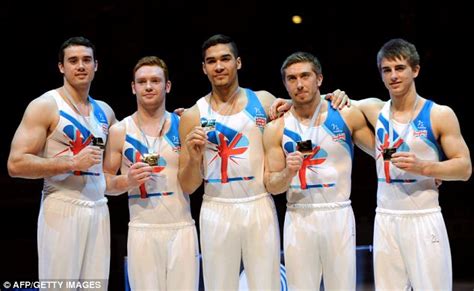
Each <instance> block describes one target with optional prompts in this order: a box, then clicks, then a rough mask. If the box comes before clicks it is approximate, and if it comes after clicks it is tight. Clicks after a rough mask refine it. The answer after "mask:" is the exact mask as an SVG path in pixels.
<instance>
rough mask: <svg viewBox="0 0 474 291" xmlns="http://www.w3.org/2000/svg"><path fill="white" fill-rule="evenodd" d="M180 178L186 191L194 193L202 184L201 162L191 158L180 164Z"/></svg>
mask: <svg viewBox="0 0 474 291" xmlns="http://www.w3.org/2000/svg"><path fill="white" fill-rule="evenodd" d="M178 180H179V183H180V184H181V188H182V189H183V192H184V193H187V194H192V193H194V191H196V189H197V188H199V186H201V184H202V173H201V162H200V161H191V160H190V161H188V162H187V163H186V164H185V165H184V166H180V169H179V172H178Z"/></svg>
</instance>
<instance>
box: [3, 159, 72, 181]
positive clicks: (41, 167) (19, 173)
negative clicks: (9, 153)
mask: <svg viewBox="0 0 474 291" xmlns="http://www.w3.org/2000/svg"><path fill="white" fill-rule="evenodd" d="M73 168H74V161H73V158H72V157H68V156H62V157H55V158H43V157H38V156H35V155H31V154H24V155H22V157H21V158H15V157H12V158H10V159H9V160H8V173H9V175H10V176H11V177H16V178H27V179H40V178H46V177H51V176H55V175H61V174H66V173H68V172H71V171H73V170H74V169H73Z"/></svg>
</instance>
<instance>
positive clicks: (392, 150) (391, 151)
mask: <svg viewBox="0 0 474 291" xmlns="http://www.w3.org/2000/svg"><path fill="white" fill-rule="evenodd" d="M396 152H397V149H396V148H386V149H383V152H382V155H383V160H384V161H389V160H390V159H391V158H392V155H393V154H394V153H396Z"/></svg>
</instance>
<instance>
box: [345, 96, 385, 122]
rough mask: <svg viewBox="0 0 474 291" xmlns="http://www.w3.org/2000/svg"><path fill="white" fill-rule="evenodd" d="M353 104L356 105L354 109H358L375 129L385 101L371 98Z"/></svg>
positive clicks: (355, 101)
mask: <svg viewBox="0 0 474 291" xmlns="http://www.w3.org/2000/svg"><path fill="white" fill-rule="evenodd" d="M351 103H352V104H353V105H354V107H357V108H358V109H359V110H360V111H361V112H362V113H363V114H364V116H365V117H366V118H367V120H368V121H369V122H370V123H371V124H372V126H374V127H375V124H376V122H377V118H378V116H379V113H380V111H381V110H382V108H383V106H384V104H385V101H383V100H381V99H379V98H375V97H371V98H365V99H361V100H353V101H351Z"/></svg>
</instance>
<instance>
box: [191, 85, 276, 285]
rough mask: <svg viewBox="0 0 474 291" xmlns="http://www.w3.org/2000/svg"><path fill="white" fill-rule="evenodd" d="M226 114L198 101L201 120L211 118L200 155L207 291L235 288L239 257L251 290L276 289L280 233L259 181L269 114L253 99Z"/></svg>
mask: <svg viewBox="0 0 474 291" xmlns="http://www.w3.org/2000/svg"><path fill="white" fill-rule="evenodd" d="M244 90H245V93H246V96H247V105H246V107H245V108H244V110H242V111H241V112H239V113H236V114H233V115H229V116H224V115H219V114H218V113H217V112H214V111H213V110H212V109H211V108H210V106H209V103H208V102H207V101H206V100H205V99H204V98H201V99H199V100H198V102H197V105H198V108H199V111H200V116H201V121H203V120H208V119H215V121H216V126H215V130H212V131H210V132H208V133H207V135H208V144H207V146H206V151H205V154H204V161H203V175H204V182H205V186H204V190H205V195H204V201H203V203H202V207H201V214H200V227H201V228H200V233H201V251H202V256H203V274H204V284H205V287H206V290H237V289H238V286H239V270H240V261H241V259H242V261H243V264H244V268H245V273H246V276H247V280H248V287H249V289H250V290H280V234H279V226H278V219H277V216H276V210H275V205H274V202H273V198H272V197H271V195H270V194H269V193H267V192H266V190H265V186H264V183H263V170H264V168H263V167H264V151H263V142H262V131H263V127H264V126H265V124H266V120H267V116H266V114H265V111H264V109H263V107H262V105H261V104H260V101H259V100H258V97H257V95H256V94H255V93H254V92H253V91H251V90H249V89H244Z"/></svg>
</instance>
